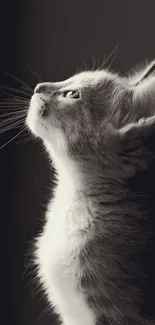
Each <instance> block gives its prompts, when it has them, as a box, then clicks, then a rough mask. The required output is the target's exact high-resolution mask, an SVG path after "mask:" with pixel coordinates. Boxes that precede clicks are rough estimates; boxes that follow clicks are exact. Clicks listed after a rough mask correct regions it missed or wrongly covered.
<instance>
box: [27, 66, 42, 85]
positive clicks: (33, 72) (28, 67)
mask: <svg viewBox="0 0 155 325" xmlns="http://www.w3.org/2000/svg"><path fill="white" fill-rule="evenodd" d="M27 69H28V70H29V71H30V72H31V73H32V74H33V75H34V76H35V77H36V78H37V80H38V81H39V82H41V81H43V79H42V78H41V77H40V76H39V75H38V74H37V73H36V72H35V71H34V70H33V69H32V68H31V67H30V66H29V65H28V64H27Z"/></svg>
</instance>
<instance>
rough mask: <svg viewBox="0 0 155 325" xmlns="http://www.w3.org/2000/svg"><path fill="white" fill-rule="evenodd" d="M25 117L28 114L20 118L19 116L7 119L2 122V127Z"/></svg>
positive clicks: (0, 124) (0, 123)
mask: <svg viewBox="0 0 155 325" xmlns="http://www.w3.org/2000/svg"><path fill="white" fill-rule="evenodd" d="M25 115H26V114H21V115H20V116H19V115H16V116H11V117H9V118H7V119H6V120H4V121H2V122H0V126H2V125H6V124H8V123H10V122H14V121H16V120H19V119H20V118H22V117H25Z"/></svg>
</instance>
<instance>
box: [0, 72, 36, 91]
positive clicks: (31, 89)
mask: <svg viewBox="0 0 155 325" xmlns="http://www.w3.org/2000/svg"><path fill="white" fill-rule="evenodd" d="M5 74H7V75H8V76H9V77H11V78H12V79H14V80H16V81H18V82H20V83H21V84H22V85H23V86H25V88H26V89H29V90H30V91H33V88H32V87H30V86H29V85H28V84H27V83H26V82H24V81H23V80H21V79H19V78H18V77H16V76H14V75H13V74H12V73H10V72H5Z"/></svg>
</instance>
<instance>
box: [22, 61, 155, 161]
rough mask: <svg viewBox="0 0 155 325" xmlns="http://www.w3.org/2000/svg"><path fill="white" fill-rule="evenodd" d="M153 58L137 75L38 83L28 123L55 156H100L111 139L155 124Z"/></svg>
mask: <svg viewBox="0 0 155 325" xmlns="http://www.w3.org/2000/svg"><path fill="white" fill-rule="evenodd" d="M154 70H155V62H153V63H151V64H150V65H148V66H147V67H145V68H144V69H141V71H139V72H137V73H134V75H133V76H129V77H120V76H119V75H118V74H112V73H110V72H108V71H106V70H102V71H100V70H97V71H89V72H82V73H79V74H76V75H75V76H73V77H71V78H69V79H67V80H65V81H61V82H54V83H51V82H45V83H41V84H38V85H37V86H36V88H35V90H34V95H33V96H32V98H31V101H30V107H29V111H28V116H27V125H28V127H29V128H30V130H31V131H32V132H33V133H34V134H35V135H36V136H38V137H40V138H41V139H42V140H43V142H44V144H45V145H46V147H47V148H48V150H49V151H50V152H52V153H53V154H58V155H60V156H61V155H63V156H64V155H71V156H72V157H74V156H76V157H78V155H79V156H81V157H82V156H83V157H84V156H85V157H86V156H87V155H89V154H90V152H91V151H92V152H94V153H95V155H99V154H100V152H101V151H102V147H103V146H106V144H107V143H108V141H109V140H110V141H111V143H114V146H112V147H113V149H114V150H115V145H116V142H115V140H116V139H117V143H118V139H119V138H122V137H124V136H128V134H131V133H133V134H145V133H147V132H148V131H149V130H150V129H151V128H152V126H153V125H154V127H155V116H154V113H155V73H154Z"/></svg>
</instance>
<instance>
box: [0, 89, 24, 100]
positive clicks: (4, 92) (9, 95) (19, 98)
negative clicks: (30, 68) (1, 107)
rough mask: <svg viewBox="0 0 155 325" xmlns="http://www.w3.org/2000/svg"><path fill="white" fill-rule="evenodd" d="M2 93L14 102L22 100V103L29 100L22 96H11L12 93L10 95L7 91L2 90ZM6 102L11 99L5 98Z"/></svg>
mask: <svg viewBox="0 0 155 325" xmlns="http://www.w3.org/2000/svg"><path fill="white" fill-rule="evenodd" d="M0 93H1V94H3V95H6V96H8V97H11V98H13V99H14V101H19V100H22V101H24V100H25V101H26V100H28V99H29V98H28V97H21V96H17V95H16V97H15V95H13V94H10V93H8V92H6V91H4V90H1V91H0ZM5 100H10V98H5Z"/></svg>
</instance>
